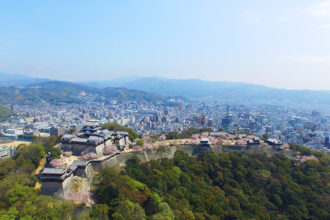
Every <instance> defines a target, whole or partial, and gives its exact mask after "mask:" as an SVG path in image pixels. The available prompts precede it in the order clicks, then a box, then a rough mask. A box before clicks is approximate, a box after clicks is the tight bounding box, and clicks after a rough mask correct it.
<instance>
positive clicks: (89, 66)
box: [0, 0, 330, 89]
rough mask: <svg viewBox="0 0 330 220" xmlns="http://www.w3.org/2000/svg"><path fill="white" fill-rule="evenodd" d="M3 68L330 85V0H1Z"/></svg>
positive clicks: (76, 75)
mask: <svg viewBox="0 0 330 220" xmlns="http://www.w3.org/2000/svg"><path fill="white" fill-rule="evenodd" d="M0 4H1V7H0V71H1V72H7V73H20V74H25V75H30V76H36V77H46V78H52V79H57V80H70V81H77V80H103V79H112V78H117V77H126V76H133V75H134V76H135V75H138V76H159V77H169V78H199V79H204V80H213V81H239V82H248V83H255V84H263V85H268V86H273V87H278V88H289V89H330V0H321V1H318V0H313V1H312V0H308V1H307V0H267V1H265V0H249V1H246V0H235V1H229V0H227V1H222V0H200V1H194V0H163V1H161V0H157V1H156V0H148V1H144V0H139V1H130V0H125V1H111V0H107V1H98V0H96V1H82V0H76V1H74V0H72V1H61V0H57V1H44V0H40V1H37V0H34V1H27V0H25V1H24V0H22V1H11V0H6V1H5V0H0Z"/></svg>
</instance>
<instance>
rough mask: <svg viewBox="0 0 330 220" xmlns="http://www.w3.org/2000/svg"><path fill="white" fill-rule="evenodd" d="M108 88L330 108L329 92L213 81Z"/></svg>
mask: <svg viewBox="0 0 330 220" xmlns="http://www.w3.org/2000/svg"><path fill="white" fill-rule="evenodd" d="M103 85H104V86H112V87H125V88H128V89H137V90H141V91H146V92H151V93H156V94H161V95H165V96H182V97H186V98H218V99H220V100H222V101H223V102H228V103H232V102H236V103H242V104H243V103H251V104H253V103H259V104H288V105H296V104H299V105H300V104H302V105H305V104H306V105H330V90H329V91H311V90H287V89H276V88H271V87H267V86H262V85H254V84H248V83H238V82H213V81H203V80H199V79H166V78H156V77H145V78H135V77H134V78H132V79H131V80H129V79H128V78H125V80H124V81H123V80H122V79H114V80H111V81H106V82H103Z"/></svg>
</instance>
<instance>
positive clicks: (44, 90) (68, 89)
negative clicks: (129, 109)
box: [0, 81, 167, 106]
mask: <svg viewBox="0 0 330 220" xmlns="http://www.w3.org/2000/svg"><path fill="white" fill-rule="evenodd" d="M90 95H91V96H90ZM85 97H91V98H93V99H95V101H105V100H109V99H120V100H135V101H166V100H167V98H166V97H165V96H162V95H157V94H152V93H148V92H144V91H137V90H133V89H125V88H109V87H108V88H104V89H99V88H92V87H87V86H84V85H80V84H77V83H71V82H63V81H46V82H41V83H35V84H31V85H27V86H19V87H17V86H6V87H0V104H3V105H7V106H9V105H13V104H24V105H35V104H39V103H41V102H46V103H50V104H56V105H61V104H70V103H82V102H83V101H84V100H85V101H86V99H84V98H85Z"/></svg>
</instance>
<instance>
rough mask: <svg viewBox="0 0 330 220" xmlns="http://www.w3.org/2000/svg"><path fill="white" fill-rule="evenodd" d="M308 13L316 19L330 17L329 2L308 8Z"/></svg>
mask: <svg viewBox="0 0 330 220" xmlns="http://www.w3.org/2000/svg"><path fill="white" fill-rule="evenodd" d="M308 11H309V13H311V14H312V15H313V16H315V17H317V18H327V17H330V1H324V2H321V3H319V4H316V5H313V6H311V7H310V8H309V10H308Z"/></svg>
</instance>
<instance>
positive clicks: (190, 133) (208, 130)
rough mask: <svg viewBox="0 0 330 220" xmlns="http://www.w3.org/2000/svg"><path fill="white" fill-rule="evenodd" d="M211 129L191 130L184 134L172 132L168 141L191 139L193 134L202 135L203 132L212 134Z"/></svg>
mask: <svg viewBox="0 0 330 220" xmlns="http://www.w3.org/2000/svg"><path fill="white" fill-rule="evenodd" d="M211 131H212V129H211V128H189V129H188V130H186V131H184V132H183V133H182V134H179V132H178V131H171V132H169V133H167V135H166V139H168V140H171V139H180V138H190V137H191V135H193V134H200V133H203V132H211Z"/></svg>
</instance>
